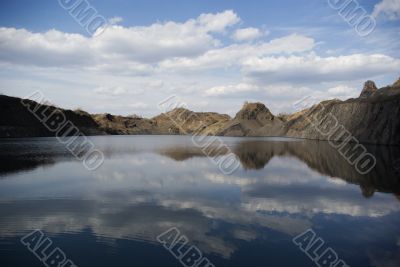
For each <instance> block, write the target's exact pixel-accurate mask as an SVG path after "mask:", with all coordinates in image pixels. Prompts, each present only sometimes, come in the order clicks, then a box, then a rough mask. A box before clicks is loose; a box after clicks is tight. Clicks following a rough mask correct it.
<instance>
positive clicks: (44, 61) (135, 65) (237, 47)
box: [0, 1, 400, 116]
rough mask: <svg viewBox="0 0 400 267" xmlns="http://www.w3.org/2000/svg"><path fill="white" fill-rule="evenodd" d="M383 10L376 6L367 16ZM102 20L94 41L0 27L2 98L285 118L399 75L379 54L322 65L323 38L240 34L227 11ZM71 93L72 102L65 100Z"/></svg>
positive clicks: (99, 108)
mask: <svg viewBox="0 0 400 267" xmlns="http://www.w3.org/2000/svg"><path fill="white" fill-rule="evenodd" d="M382 3H389V2H388V1H383V2H382ZM387 6H388V5H387V4H386V5H383V4H382V5H377V7H376V10H378V11H376V14H383V13H384V12H386V11H387V10H389V9H388V8H387ZM390 10H394V9H393V8H392V9H390ZM385 14H386V13H385ZM393 14H398V13H393ZM109 21H110V26H109V27H107V29H106V30H105V31H104V32H103V33H102V34H101V35H99V36H97V37H95V38H93V37H87V36H84V35H81V34H73V33H65V32H61V31H58V30H55V29H51V30H48V31H46V32H41V33H38V32H32V31H29V30H27V29H16V28H7V27H0V71H1V73H0V75H2V76H1V77H2V87H3V88H2V91H4V93H5V94H10V95H15V96H20V97H23V96H25V95H27V94H29V93H30V92H29V91H28V90H30V89H31V88H37V89H40V90H42V91H44V92H45V93H50V94H51V95H53V96H54V97H53V98H52V99H53V101H54V102H56V103H57V104H59V105H60V106H64V107H74V106H76V105H77V102H79V103H78V105H79V106H80V107H82V108H84V109H87V110H88V111H92V112H97V113H98V112H106V111H109V112H111V111H115V112H118V113H121V114H130V113H131V111H130V109H131V108H132V107H134V106H132V105H135V103H138V102H136V101H139V100H140V103H143V104H145V105H146V106H147V109H146V111H149V110H152V112H151V113H150V112H149V113H150V114H149V113H148V114H146V115H148V116H153V115H155V114H157V113H158V110H157V108H156V105H155V104H154V103H156V102H157V101H160V100H162V99H165V98H166V97H168V96H170V95H171V94H176V95H182V96H183V98H185V101H187V102H188V104H189V106H192V107H193V108H194V109H196V108H198V109H201V110H204V111H209V110H211V111H218V112H229V113H230V114H231V115H232V114H234V113H235V112H236V111H237V108H240V105H241V103H242V102H243V101H244V100H256V101H268V103H266V104H267V105H268V107H270V108H271V109H273V110H275V111H285V109H287V108H288V107H291V103H292V102H293V99H294V98H296V99H297V100H298V99H299V97H300V96H301V95H303V96H304V94H308V95H310V94H313V95H315V94H316V91H318V92H317V94H318V95H321V99H326V98H331V97H339V98H344V97H348V96H349V97H350V96H354V95H357V94H356V91H357V89H355V88H359V87H358V86H360V87H361V83H362V81H360V80H363V79H365V80H366V79H374V78H375V77H380V75H394V76H397V75H398V69H399V67H400V62H399V59H397V58H394V57H393V56H388V55H386V54H387V53H390V52H387V51H388V50H387V49H386V50H385V49H380V50H377V51H380V52H376V53H375V54H366V53H362V54H361V53H358V54H356V53H355V52H350V53H349V54H348V55H342V56H331V57H323V56H321V54H320V53H321V52H322V53H323V51H324V50H323V48H322V47H323V46H324V43H323V41H325V40H323V39H322V40H320V39H319V40H316V39H315V36H312V35H309V34H310V31H307V35H305V34H300V33H297V32H303V33H304V32H305V31H301V30H299V29H290V30H288V31H279V32H274V36H276V37H274V38H268V39H267V38H266V37H265V38H260V37H262V36H265V35H266V33H265V32H262V30H260V28H252V27H250V28H242V27H240V25H241V24H240V22H241V18H240V17H239V16H238V14H236V13H235V12H234V11H232V10H227V11H222V12H219V13H213V14H211V13H210V14H200V15H199V16H197V17H194V18H189V19H187V20H186V21H181V22H176V21H164V22H156V23H153V24H150V25H143V26H129V27H128V26H126V25H124V26H122V25H119V23H120V22H121V21H122V18H120V17H114V18H111V19H110V20H109ZM227 37H228V38H227ZM229 37H231V38H229ZM257 38H260V39H258V40H257ZM319 38H321V36H320V37H319ZM385 38H386V39H385V40H387V37H385ZM254 40H257V41H254ZM252 41H253V42H252ZM381 43H382V40H381V39H380V40H379V42H375V43H374V44H373V45H374V47H377V46H378V44H381ZM386 43H395V42H386ZM394 45H395V44H394ZM348 51H353V50H348ZM323 54H324V55H326V53H323ZM334 54H335V55H336V54H337V53H334ZM10 73H12V74H13V75H9V74H10ZM13 76H14V77H18V79H15V78H14V77H13ZM322 82H323V83H324V84H323V85H321V83H322ZM326 82H327V83H328V84H325V83H326ZM349 83H351V84H349ZM346 86H348V87H346ZM70 94H74V95H77V96H78V95H79V99H75V100H68V98H67V97H65V96H67V95H70ZM139 95H140V99H137V98H135V97H136V96H137V97H139ZM57 97H58V98H57ZM110 98H112V99H114V100H115V99H118V101H109V99H110ZM132 99H135V100H134V101H135V103H133V104H132V101H133V100H132ZM85 103H86V104H85ZM94 103H95V104H94ZM200 104H201V106H200ZM130 105H131V106H130ZM138 107H139V106H138ZM144 107H145V106H144V105H142V108H144Z"/></svg>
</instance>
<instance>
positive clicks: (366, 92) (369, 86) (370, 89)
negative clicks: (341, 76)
mask: <svg viewBox="0 0 400 267" xmlns="http://www.w3.org/2000/svg"><path fill="white" fill-rule="evenodd" d="M376 91H378V88H377V87H376V84H375V83H374V82H373V81H366V82H365V84H364V88H363V90H362V92H361V95H360V98H367V97H370V96H371V95H373V94H374V93H375V92H376Z"/></svg>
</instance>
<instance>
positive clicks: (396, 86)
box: [392, 78, 400, 88]
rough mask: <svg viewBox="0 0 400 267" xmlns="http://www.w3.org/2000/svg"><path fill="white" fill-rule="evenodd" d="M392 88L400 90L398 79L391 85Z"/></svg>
mask: <svg viewBox="0 0 400 267" xmlns="http://www.w3.org/2000/svg"><path fill="white" fill-rule="evenodd" d="M392 87H395V88H400V78H399V79H398V80H397V81H396V82H395V83H394V84H393V85H392Z"/></svg>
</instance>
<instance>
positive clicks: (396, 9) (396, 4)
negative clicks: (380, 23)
mask: <svg viewBox="0 0 400 267" xmlns="http://www.w3.org/2000/svg"><path fill="white" fill-rule="evenodd" d="M372 15H373V16H375V17H378V16H379V15H385V16H386V17H388V18H389V19H390V20H398V19H400V1H399V0H382V1H381V2H379V3H378V4H376V5H375V8H374V11H373V13H372Z"/></svg>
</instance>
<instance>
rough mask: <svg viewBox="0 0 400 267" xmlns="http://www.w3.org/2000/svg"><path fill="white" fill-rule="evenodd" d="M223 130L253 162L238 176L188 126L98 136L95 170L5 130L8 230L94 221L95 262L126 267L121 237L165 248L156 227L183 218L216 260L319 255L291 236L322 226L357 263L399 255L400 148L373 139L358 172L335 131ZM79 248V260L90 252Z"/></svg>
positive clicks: (0, 191) (3, 189)
mask: <svg viewBox="0 0 400 267" xmlns="http://www.w3.org/2000/svg"><path fill="white" fill-rule="evenodd" d="M224 140H225V142H226V144H227V145H228V146H229V147H230V148H231V149H232V151H233V152H234V153H235V154H236V155H237V157H238V159H239V160H240V162H241V164H242V166H243V167H242V168H241V169H240V170H238V171H237V172H235V173H234V174H233V175H232V176H225V175H223V174H221V173H220V172H219V170H218V168H217V167H216V166H214V165H213V164H212V163H211V161H210V160H208V159H207V158H206V157H204V155H203V154H202V153H201V151H200V150H199V149H198V148H196V147H194V146H192V145H191V142H190V138H188V137H98V138H97V137H96V138H94V141H95V142H96V146H98V147H101V149H102V150H103V151H105V152H106V161H105V163H104V165H103V166H102V167H101V168H100V169H98V170H97V171H96V172H88V171H86V170H85V169H84V168H83V167H82V166H80V162H79V161H75V160H74V159H73V158H72V157H71V156H69V155H68V153H66V151H65V150H63V148H62V146H59V145H58V144H57V143H56V142H55V141H54V140H53V139H39V140H37V139H36V140H32V139H27V140H25V141H24V142H22V143H21V142H13V141H3V142H1V143H0V148H2V149H0V151H1V152H0V157H1V159H2V160H1V163H0V164H1V166H0V173H1V177H2V179H1V180H0V214H1V215H2V216H1V217H0V235H1V239H0V240H2V239H3V240H7V241H8V242H15V240H16V238H18V237H19V236H20V235H21V234H22V233H24V232H26V231H30V230H32V229H43V230H45V231H46V232H48V233H50V234H53V235H55V236H60V235H62V234H67V235H69V239H68V240H75V241H74V242H75V243H79V242H80V240H81V239H83V238H84V237H83V236H84V233H85V235H86V234H87V232H88V231H89V235H90V236H93V237H95V240H94V241H93V242H92V243H90V245H91V246H93V247H94V249H96V251H98V252H102V253H100V256H99V255H97V260H94V259H92V260H93V261H95V262H96V265H97V266H103V264H104V266H106V265H105V264H106V263H107V262H108V260H110V259H111V258H119V259H121V258H124V259H125V258H126V262H122V266H123V265H128V263H129V261H131V260H132V258H131V256H130V254H129V253H124V252H123V251H125V248H126V247H128V244H125V245H121V244H120V242H122V240H129V242H130V243H129V244H135V245H134V249H135V250H145V251H150V250H151V248H149V247H147V246H148V245H149V244H150V245H151V246H152V247H154V248H158V247H159V246H158V245H157V244H155V236H157V235H158V234H160V233H161V232H163V231H165V230H166V229H168V228H169V227H172V226H174V227H178V228H179V229H180V230H181V232H182V233H184V234H185V235H187V236H188V237H189V239H190V240H191V242H192V243H194V244H196V245H198V247H199V248H200V249H201V250H202V251H203V252H204V253H206V254H209V255H211V256H212V257H213V262H215V263H218V264H216V265H217V266H244V265H246V263H249V262H251V263H252V265H255V266H265V265H268V264H276V266H293V265H296V266H310V264H311V263H310V262H309V259H307V258H304V257H303V255H302V254H301V252H298V251H297V249H296V247H293V246H292V243H291V238H292V237H293V236H294V235H296V234H298V233H300V232H303V231H304V230H305V229H307V228H309V227H313V228H314V229H316V230H317V231H318V232H319V233H320V235H321V236H323V237H324V239H325V240H326V241H327V242H329V243H330V245H331V246H335V248H336V250H337V252H338V253H340V254H341V257H342V258H345V259H346V262H347V263H349V264H350V266H390V264H397V263H399V257H398V255H400V253H399V252H400V250H399V245H398V243H399V241H400V230H399V228H398V224H399V222H400V205H399V204H400V203H399V202H398V199H396V197H397V198H398V196H399V192H400V190H399V188H400V181H399V178H398V177H397V176H396V174H395V172H392V171H391V168H390V162H393V161H394V159H396V158H399V157H400V155H399V150H398V149H396V148H387V147H368V150H369V151H370V152H371V153H373V154H374V155H375V156H376V157H377V159H378V162H377V166H376V168H375V169H374V171H373V172H372V173H370V174H368V175H360V174H358V173H357V172H356V171H355V170H353V168H352V166H351V165H349V164H348V163H347V162H346V161H345V160H344V159H343V158H342V157H341V156H340V155H339V154H338V153H337V152H336V151H335V150H334V149H332V148H331V147H330V146H329V145H328V144H327V143H325V142H312V141H295V140H280V139H240V138H239V139H235V138H226V139H224ZM21 144H22V145H21ZM215 156H218V155H215ZM3 159H4V161H3ZM26 162H31V164H30V165H28V164H25V163H26ZM360 187H361V190H362V193H363V194H360V189H359V188H360ZM363 195H364V196H368V197H370V198H369V199H366V198H365V197H364V196H363ZM85 240H86V241H87V240H90V238H89V239H88V238H85ZM60 242H61V243H62V244H61V246H62V245H63V244H65V246H67V244H68V242H67V241H65V240H64V241H60ZM74 242H73V243H74ZM117 244H118V245H117ZM144 244H147V245H144ZM104 247H114V249H113V250H110V251H111V252H110V251H109V250H107V249H105V248H104ZM250 248H251V249H250ZM0 249H7V246H6V245H3V243H2V242H0ZM83 249H85V248H83ZM277 250H279V253H280V254H283V256H281V257H279V256H278V254H279V253H278V254H277V253H276V251H277ZM2 253H3V252H0V254H2ZM68 254H69V255H70V254H71V253H68ZM157 254H158V255H159V259H160V261H161V262H160V264H161V265H165V266H179V262H178V263H176V262H174V261H170V259H169V258H168V257H169V255H168V252H165V254H164V251H163V250H162V249H161V248H160V249H159V250H157ZM285 254H286V256H284V255H285ZM79 255H80V256H78V259H76V260H75V261H76V262H78V263H79V262H85V260H87V259H86V258H87V257H90V256H89V255H82V254H79ZM287 255H290V257H288V256H287ZM72 257H73V256H72ZM140 258H141V260H142V261H143V262H144V263H148V262H151V261H152V259H150V258H151V255H147V254H146V253H144V254H143V255H140ZM153 260H154V259H153ZM0 262H1V260H0ZM15 262H16V260H14V259H13V258H9V259H8V260H7V263H8V266H13V265H14V264H15ZM166 262H170V265H168V264H166ZM125 263H126V264H125ZM78 265H79V264H78ZM92 265H93V264H92ZM15 266H17V265H15ZM144 266H146V264H144ZM392 266H397V265H392Z"/></svg>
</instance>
